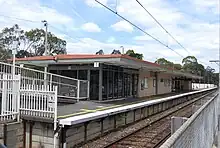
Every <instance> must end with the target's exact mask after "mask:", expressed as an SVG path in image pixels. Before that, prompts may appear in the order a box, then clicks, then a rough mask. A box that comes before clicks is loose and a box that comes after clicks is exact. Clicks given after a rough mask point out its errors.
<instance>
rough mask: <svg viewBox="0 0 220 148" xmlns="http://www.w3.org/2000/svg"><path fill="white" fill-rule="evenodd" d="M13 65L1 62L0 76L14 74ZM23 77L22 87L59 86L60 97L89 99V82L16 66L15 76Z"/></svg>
mask: <svg viewBox="0 0 220 148" xmlns="http://www.w3.org/2000/svg"><path fill="white" fill-rule="evenodd" d="M12 70H13V65H12V64H8V63H3V62H0V75H3V74H5V73H7V74H12ZM18 74H20V75H21V87H22V86H25V85H38V86H41V85H45V86H47V85H49V86H50V87H53V86H57V90H58V97H63V98H70V99H77V100H80V99H84V98H88V97H89V81H87V80H79V79H74V78H70V77H65V76H61V75H57V74H53V73H48V72H44V71H40V70H35V69H30V68H26V67H20V66H15V75H18Z"/></svg>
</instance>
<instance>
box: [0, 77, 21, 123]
mask: <svg viewBox="0 0 220 148" xmlns="http://www.w3.org/2000/svg"><path fill="white" fill-rule="evenodd" d="M19 87H20V76H19V75H16V76H15V77H14V78H12V77H11V75H7V74H4V75H0V103H1V105H0V107H1V113H0V121H12V120H15V119H18V120H19V107H18V104H19V98H20V96H19Z"/></svg>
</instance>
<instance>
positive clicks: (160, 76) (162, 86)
mask: <svg viewBox="0 0 220 148" xmlns="http://www.w3.org/2000/svg"><path fill="white" fill-rule="evenodd" d="M161 79H163V82H161ZM164 80H170V85H169V86H168V85H166V86H165V84H164V82H165V81H164ZM171 85H172V82H171V76H170V75H168V74H164V73H158V94H165V93H170V92H171Z"/></svg>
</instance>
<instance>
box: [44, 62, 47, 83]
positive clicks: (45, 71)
mask: <svg viewBox="0 0 220 148" xmlns="http://www.w3.org/2000/svg"><path fill="white" fill-rule="evenodd" d="M44 86H47V66H45V67H44Z"/></svg>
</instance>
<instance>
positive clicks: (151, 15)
mask: <svg viewBox="0 0 220 148" xmlns="http://www.w3.org/2000/svg"><path fill="white" fill-rule="evenodd" d="M136 2H137V3H138V4H139V5H140V6H141V7H142V8H143V9H144V10H145V11H146V12H147V13H148V14H149V15H150V17H151V18H152V19H153V20H154V21H155V22H156V23H157V24H158V25H159V26H160V27H161V28H162V29H163V30H164V31H165V32H166V33H167V34H168V35H169V36H170V37H171V38H172V39H173V40H174V41H175V42H176V43H177V44H178V45H179V46H180V47H182V48H183V49H184V50H185V51H186V52H187V53H188V55H192V54H191V53H190V52H189V50H187V49H186V48H185V47H184V46H183V45H182V44H181V43H180V42H179V41H178V40H177V39H176V38H175V37H174V36H173V35H172V34H171V33H170V32H169V31H168V30H167V29H166V28H165V27H164V26H163V25H162V24H161V23H160V22H159V21H158V20H157V19H156V18H155V17H154V16H153V14H151V13H150V12H149V11H148V10H147V9H146V8H145V7H144V6H143V4H141V2H140V1H139V0H136ZM200 62H201V63H203V64H205V63H204V62H202V61H201V60H200Z"/></svg>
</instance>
